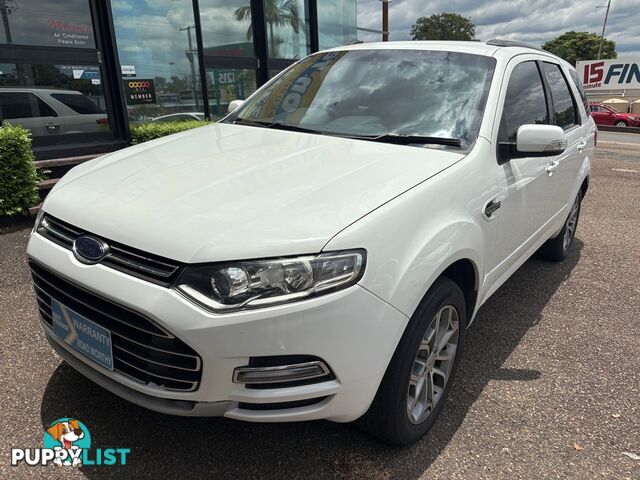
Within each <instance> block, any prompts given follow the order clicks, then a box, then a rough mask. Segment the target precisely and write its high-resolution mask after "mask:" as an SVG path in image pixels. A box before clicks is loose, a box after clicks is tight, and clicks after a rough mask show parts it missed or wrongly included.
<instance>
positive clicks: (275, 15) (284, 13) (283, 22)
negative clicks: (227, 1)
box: [233, 0, 304, 57]
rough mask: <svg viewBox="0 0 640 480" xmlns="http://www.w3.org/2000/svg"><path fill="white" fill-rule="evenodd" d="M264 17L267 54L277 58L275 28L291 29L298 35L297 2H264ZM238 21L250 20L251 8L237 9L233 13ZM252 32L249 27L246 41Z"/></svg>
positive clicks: (300, 24)
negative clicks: (267, 39) (267, 32)
mask: <svg viewBox="0 0 640 480" xmlns="http://www.w3.org/2000/svg"><path fill="white" fill-rule="evenodd" d="M264 8H265V17H266V20H267V25H268V26H269V52H270V55H271V56H272V57H277V56H278V48H277V43H278V41H277V39H276V37H275V35H274V32H273V30H274V28H275V27H287V26H289V27H291V28H293V31H294V33H295V34H296V35H299V33H300V28H301V27H302V25H303V23H304V22H303V21H302V19H301V18H300V9H299V5H298V0H266V1H265V4H264ZM233 16H234V17H235V18H236V20H238V21H244V20H249V21H250V20H251V6H250V5H247V6H244V7H240V8H238V9H237V10H236V11H235V12H233ZM252 35H253V31H252V28H251V25H249V28H248V29H247V39H249V40H250V39H251V36H252Z"/></svg>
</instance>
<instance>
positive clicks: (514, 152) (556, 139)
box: [498, 125, 567, 165]
mask: <svg viewBox="0 0 640 480" xmlns="http://www.w3.org/2000/svg"><path fill="white" fill-rule="evenodd" d="M566 148H567V140H566V138H565V136H564V131H563V130H562V128H560V127H556V126H555V125H521V126H520V127H519V128H518V131H517V133H516V141H515V143H510V142H500V143H499V144H498V163H499V164H500V165H502V164H503V163H507V162H508V161H509V160H512V159H514V158H526V157H552V156H555V155H560V154H561V153H562V152H564V150H565V149H566Z"/></svg>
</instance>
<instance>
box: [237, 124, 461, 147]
mask: <svg viewBox="0 0 640 480" xmlns="http://www.w3.org/2000/svg"><path fill="white" fill-rule="evenodd" d="M231 123H237V124H241V125H254V126H256V127H264V128H274V129H278V130H288V131H291V132H302V133H315V134H319V135H329V136H332V137H342V138H352V139H355V140H369V141H371V142H383V143H392V144H395V145H447V146H450V147H461V146H462V140H461V139H459V138H448V137H424V136H419V135H403V134H401V133H384V134H382V135H359V134H349V133H342V132H328V131H324V130H314V129H312V128H306V127H299V126H297V125H292V124H290V123H281V122H265V121H262V120H251V119H248V118H240V117H239V118H236V119H234V120H232V122H231Z"/></svg>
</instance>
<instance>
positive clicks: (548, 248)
mask: <svg viewBox="0 0 640 480" xmlns="http://www.w3.org/2000/svg"><path fill="white" fill-rule="evenodd" d="M581 202H582V194H581V193H580V192H578V195H576V198H575V200H574V201H573V205H572V206H571V210H570V211H569V216H568V217H567V220H566V221H565V222H564V226H563V227H562V230H560V233H559V234H558V235H557V236H556V237H555V238H551V239H549V240H547V242H546V243H545V244H544V245H543V246H542V248H541V249H540V254H541V256H542V257H543V258H546V259H547V260H551V261H553V262H560V261H562V260H564V259H565V258H566V256H567V254H568V253H569V248H571V245H572V244H573V239H574V238H575V236H576V229H577V228H578V220H579V219H580V204H581Z"/></svg>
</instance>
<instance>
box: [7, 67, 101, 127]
mask: <svg viewBox="0 0 640 480" xmlns="http://www.w3.org/2000/svg"><path fill="white" fill-rule="evenodd" d="M0 72H2V73H1V74H0V117H1V118H2V119H3V120H5V121H7V122H9V123H13V124H16V125H21V126H23V127H25V128H28V129H29V130H31V133H32V134H33V136H34V137H41V138H42V137H51V136H56V135H62V134H74V133H75V134H77V133H82V134H84V133H105V132H109V120H108V117H107V113H106V109H105V100H104V93H103V86H102V80H101V75H100V69H99V68H98V66H97V65H51V64H39V65H35V64H22V63H19V64H15V63H9V64H7V63H5V64H0Z"/></svg>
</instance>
